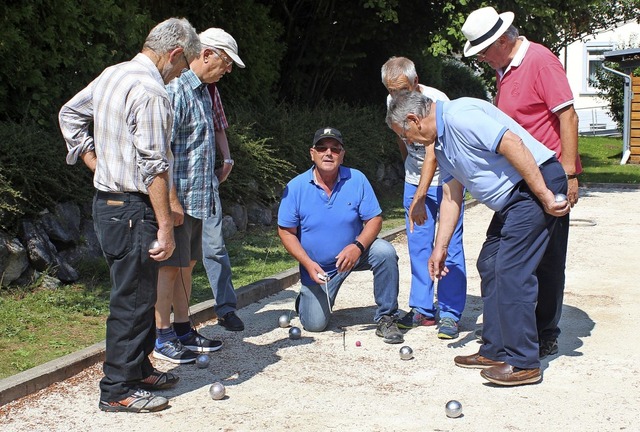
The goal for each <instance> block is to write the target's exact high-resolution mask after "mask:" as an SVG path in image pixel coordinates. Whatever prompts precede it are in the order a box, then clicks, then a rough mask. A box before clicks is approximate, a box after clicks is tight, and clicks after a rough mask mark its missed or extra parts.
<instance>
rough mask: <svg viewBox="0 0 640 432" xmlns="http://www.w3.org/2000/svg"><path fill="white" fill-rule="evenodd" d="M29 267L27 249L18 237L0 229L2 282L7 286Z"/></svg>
mask: <svg viewBox="0 0 640 432" xmlns="http://www.w3.org/2000/svg"><path fill="white" fill-rule="evenodd" d="M28 267H29V259H28V258H27V250H26V249H25V248H24V246H22V243H20V241H19V240H18V239H17V238H12V237H11V236H9V235H8V234H6V233H5V232H2V231H0V282H1V284H2V286H7V285H9V284H10V283H12V282H14V281H16V280H17V279H18V278H19V277H20V275H21V274H22V273H24V271H25V270H26V269H27V268H28Z"/></svg>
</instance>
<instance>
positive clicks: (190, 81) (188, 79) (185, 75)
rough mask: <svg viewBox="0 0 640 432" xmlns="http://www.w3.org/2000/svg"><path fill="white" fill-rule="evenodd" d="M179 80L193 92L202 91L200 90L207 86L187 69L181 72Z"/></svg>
mask: <svg viewBox="0 0 640 432" xmlns="http://www.w3.org/2000/svg"><path fill="white" fill-rule="evenodd" d="M180 79H181V80H182V82H183V83H186V84H187V85H188V86H189V87H191V88H192V89H193V90H202V88H206V87H207V84H205V83H203V82H202V81H200V78H198V75H196V73H195V72H194V71H192V70H191V69H187V70H186V71H184V72H182V75H180Z"/></svg>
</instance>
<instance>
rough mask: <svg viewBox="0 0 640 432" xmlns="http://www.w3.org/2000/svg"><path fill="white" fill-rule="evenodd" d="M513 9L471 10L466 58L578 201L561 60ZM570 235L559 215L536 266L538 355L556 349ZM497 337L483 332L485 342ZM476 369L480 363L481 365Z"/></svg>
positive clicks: (574, 129)
mask: <svg viewBox="0 0 640 432" xmlns="http://www.w3.org/2000/svg"><path fill="white" fill-rule="evenodd" d="M513 20H514V14H513V13H512V12H504V13H501V14H498V12H497V11H496V10H495V9H494V8H492V7H484V8H481V9H478V10H476V11H474V12H472V13H471V14H470V15H469V17H468V18H467V20H466V21H465V23H464V25H463V26H462V33H463V34H464V35H465V37H466V38H467V42H466V43H465V46H464V55H465V57H469V56H473V55H475V56H477V57H478V60H479V61H483V62H486V63H488V64H489V65H490V66H491V67H492V68H493V69H495V71H496V81H497V87H498V88H497V90H498V91H497V94H496V98H495V104H496V105H497V107H498V108H500V110H502V111H503V112H505V113H506V114H507V115H509V116H510V117H511V118H513V119H514V120H515V121H516V122H518V123H519V124H520V125H522V126H523V127H524V128H525V129H526V130H527V132H529V133H530V134H531V135H533V137H535V138H536V139H537V140H538V141H540V142H542V143H543V144H544V145H545V146H547V147H548V148H549V149H551V150H553V151H555V153H556V156H557V158H558V160H560V162H561V163H562V166H563V168H564V171H565V173H566V175H567V179H568V191H567V198H568V201H569V203H570V205H571V206H573V205H575V204H576V203H577V202H578V180H577V175H578V174H580V172H581V171H582V166H581V164H580V156H579V154H578V116H577V114H576V112H575V109H574V107H573V94H572V92H571V88H570V87H569V82H568V80H567V77H566V73H565V70H564V68H563V67H562V64H561V63H560V61H559V60H558V58H557V57H556V56H555V55H554V54H553V53H552V52H551V51H550V50H549V49H547V48H546V47H544V46H543V45H540V44H537V43H534V42H530V41H528V40H527V39H526V38H525V37H524V36H520V35H519V33H518V30H517V29H516V27H514V26H513V25H512V23H513ZM568 236H569V214H566V215H565V216H562V217H560V218H559V220H558V223H557V224H556V227H555V229H554V231H553V234H552V235H551V238H550V243H549V246H548V247H547V251H546V253H545V255H544V257H543V259H542V262H541V263H540V266H539V267H538V270H537V274H536V276H537V278H538V281H539V292H538V304H537V308H536V320H537V326H538V343H539V347H540V358H541V359H542V358H545V357H547V356H548V355H553V354H556V353H557V352H558V342H557V339H558V336H559V335H560V329H559V328H558V323H559V321H560V314H561V311H562V301H563V293H564V283H565V276H564V269H565V262H566V255H567V242H568ZM495 336H496V335H491V334H487V329H485V331H484V332H483V339H484V342H485V343H492V341H487V339H488V338H492V337H495ZM479 367H480V366H479Z"/></svg>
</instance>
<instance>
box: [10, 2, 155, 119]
mask: <svg viewBox="0 0 640 432" xmlns="http://www.w3.org/2000/svg"><path fill="white" fill-rule="evenodd" d="M118 3H121V4H115V2H114V1H104V0H86V1H81V2H80V1H74V0H41V1H38V2H9V4H5V5H4V6H3V14H2V18H0V27H1V28H2V38H1V39H0V56H1V57H2V58H3V61H2V63H0V83H2V85H0V121H6V120H9V119H11V120H22V119H25V118H26V119H34V120H36V121H37V122H38V123H39V124H41V125H48V126H50V127H51V126H52V125H55V124H57V122H56V120H55V119H56V114H57V108H59V107H60V106H61V105H62V103H64V102H65V101H66V99H68V98H69V97H70V96H71V95H73V94H74V93H75V92H76V91H78V90H79V89H80V88H82V87H83V86H85V85H87V84H88V83H89V82H90V81H91V80H92V79H93V78H94V77H95V76H96V75H97V74H98V73H99V72H100V71H101V70H102V69H103V68H104V67H105V66H106V65H109V64H113V63H117V62H119V61H122V60H124V59H127V58H129V57H132V56H133V55H134V54H135V53H136V52H138V51H140V49H141V48H142V43H143V42H144V37H145V36H146V33H147V32H148V31H149V29H150V28H151V23H150V21H149V20H148V18H147V17H146V16H144V15H142V14H140V12H139V9H138V7H137V5H136V3H135V2H118Z"/></svg>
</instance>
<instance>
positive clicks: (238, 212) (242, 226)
mask: <svg viewBox="0 0 640 432" xmlns="http://www.w3.org/2000/svg"><path fill="white" fill-rule="evenodd" d="M229 213H231V217H232V218H233V222H234V223H235V225H236V228H237V229H238V230H240V231H246V230H247V224H248V222H249V221H248V217H247V210H246V209H245V208H244V207H243V206H242V205H240V204H238V203H235V204H232V205H231V206H229Z"/></svg>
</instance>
